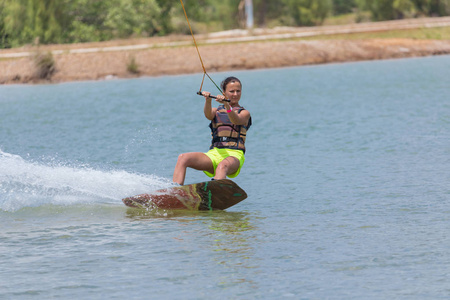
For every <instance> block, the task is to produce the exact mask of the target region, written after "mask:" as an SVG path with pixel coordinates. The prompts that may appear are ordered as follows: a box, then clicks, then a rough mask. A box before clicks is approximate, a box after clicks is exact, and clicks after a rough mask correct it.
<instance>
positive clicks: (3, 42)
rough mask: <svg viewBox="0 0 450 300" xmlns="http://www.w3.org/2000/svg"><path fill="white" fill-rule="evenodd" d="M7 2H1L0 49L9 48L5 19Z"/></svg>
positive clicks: (1, 0) (2, 0)
mask: <svg viewBox="0 0 450 300" xmlns="http://www.w3.org/2000/svg"><path fill="white" fill-rule="evenodd" d="M5 8H6V1H5V0H0V49H2V48H8V47H9V44H8V35H7V33H6V29H5V17H6V12H5Z"/></svg>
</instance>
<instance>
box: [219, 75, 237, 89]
mask: <svg viewBox="0 0 450 300" xmlns="http://www.w3.org/2000/svg"><path fill="white" fill-rule="evenodd" d="M230 82H239V84H240V85H241V88H242V83H241V81H240V80H239V79H237V78H236V77H233V76H230V77H227V78H225V80H224V81H222V83H221V84H220V87H221V88H222V90H223V91H224V92H225V90H226V89H227V85H228V84H229V83H230Z"/></svg>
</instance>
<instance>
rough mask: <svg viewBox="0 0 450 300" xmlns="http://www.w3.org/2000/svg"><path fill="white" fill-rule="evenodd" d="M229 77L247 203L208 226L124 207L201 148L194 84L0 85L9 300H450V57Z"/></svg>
mask: <svg viewBox="0 0 450 300" xmlns="http://www.w3.org/2000/svg"><path fill="white" fill-rule="evenodd" d="M232 74H233V75H236V76H238V77H239V78H240V79H241V80H242V82H243V98H242V100H241V104H242V105H243V106H245V107H246V108H247V109H248V110H249V111H250V112H251V113H252V118H253V127H252V128H251V130H250V132H249V137H248V139H247V155H246V158H247V160H246V163H245V165H244V168H243V170H242V172H241V175H240V176H239V177H238V178H236V182H237V183H238V184H239V185H240V186H241V187H243V188H244V189H245V190H246V191H247V193H248V195H249V198H248V199H246V200H245V201H244V202H241V203H239V204H238V205H236V206H234V207H232V208H230V209H228V210H227V211H218V212H202V213H187V212H170V211H149V212H145V211H136V210H132V209H127V208H126V207H125V206H123V204H122V202H121V200H120V199H121V198H123V197H124V196H130V195H135V194H138V193H142V192H150V191H152V190H156V189H159V188H162V187H167V186H170V185H171V176H172V171H173V167H174V165H175V162H176V159H177V156H178V154H179V153H182V152H188V151H206V150H207V148H208V146H209V141H210V135H209V129H208V127H207V126H208V122H207V120H206V119H205V118H204V117H203V112H202V109H203V100H202V98H201V97H198V96H197V95H195V92H196V90H197V89H198V86H199V85H200V81H201V75H199V74H196V75H186V76H173V77H172V76H171V77H160V78H141V79H133V80H114V81H103V82H76V83H64V84H55V85H40V86H0V227H1V231H0V232H1V233H0V265H1V268H0V298H2V299H27V298H36V299H48V298H63V299H64V298H65V299H68V298H70V299H76V298H80V299H81V298H82V299H162V298H167V299H275V298H293V299H448V297H449V296H450V251H449V249H450V235H449V232H450V172H449V170H450V133H449V129H450V97H449V95H450V56H440V57H428V58H420V59H405V60H388V61H376V62H361V63H349V64H333V65H322V66H311V67H301V68H286V69H271V70H258V71H245V72H233V73H232ZM226 75H230V74H229V73H226V74H225V73H221V74H217V73H216V74H212V76H213V78H214V79H215V80H216V81H220V80H221V79H223V77H225V76H226ZM206 89H207V90H210V91H214V88H213V87H212V85H211V86H207V87H206ZM214 92H215V91H214ZM205 179H206V178H205V176H204V175H203V174H202V173H200V172H196V171H189V172H188V175H187V180H186V182H188V183H192V182H198V181H203V180H205Z"/></svg>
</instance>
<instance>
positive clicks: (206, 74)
mask: <svg viewBox="0 0 450 300" xmlns="http://www.w3.org/2000/svg"><path fill="white" fill-rule="evenodd" d="M180 2H181V6H182V7H183V11H184V16H185V17H186V21H187V24H188V26H189V30H190V31H191V36H192V40H193V41H194V45H195V48H196V49H197V53H198V58H199V59H200V63H201V64H202V68H203V79H202V84H201V85H200V89H199V91H198V92H197V94H198V95H201V96H203V95H202V88H203V83H204V81H205V76H208V78H209V80H211V82H212V83H213V84H214V85H215V86H216V88H217V89H218V90H219V91H220V92H221V93H222V95H224V93H223V91H222V89H221V88H220V87H219V86H218V85H217V84H216V83H215V82H214V80H213V79H212V78H211V76H209V74H208V72H206V68H205V65H204V64H203V59H202V56H201V55H200V50H198V45H197V42H196V41H195V36H194V32H193V31H192V27H191V23H190V22H189V18H188V16H187V13H186V9H185V8H184V3H183V0H180ZM224 96H225V95H224ZM209 97H210V98H214V99H215V98H216V97H214V96H209ZM225 101H228V102H229V100H225Z"/></svg>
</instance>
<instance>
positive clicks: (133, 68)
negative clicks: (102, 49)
mask: <svg viewBox="0 0 450 300" xmlns="http://www.w3.org/2000/svg"><path fill="white" fill-rule="evenodd" d="M127 71H128V72H130V73H132V74H139V67H138V64H137V63H136V58H135V57H134V55H132V56H130V57H129V58H128V63H127Z"/></svg>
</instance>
